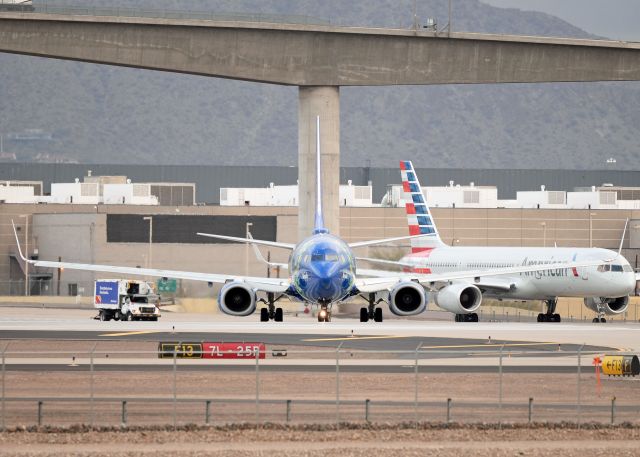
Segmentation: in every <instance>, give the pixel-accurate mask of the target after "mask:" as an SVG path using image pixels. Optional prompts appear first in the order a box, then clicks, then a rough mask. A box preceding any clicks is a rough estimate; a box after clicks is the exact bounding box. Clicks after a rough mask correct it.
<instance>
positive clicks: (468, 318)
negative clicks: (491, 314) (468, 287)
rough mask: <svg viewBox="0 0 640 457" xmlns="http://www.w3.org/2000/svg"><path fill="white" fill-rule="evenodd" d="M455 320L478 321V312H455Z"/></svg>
mask: <svg viewBox="0 0 640 457" xmlns="http://www.w3.org/2000/svg"><path fill="white" fill-rule="evenodd" d="M456 322H478V313H469V314H456Z"/></svg>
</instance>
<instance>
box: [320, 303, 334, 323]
mask: <svg viewBox="0 0 640 457" xmlns="http://www.w3.org/2000/svg"><path fill="white" fill-rule="evenodd" d="M318 322H331V311H329V310H328V309H327V307H326V306H323V307H322V308H320V311H318Z"/></svg>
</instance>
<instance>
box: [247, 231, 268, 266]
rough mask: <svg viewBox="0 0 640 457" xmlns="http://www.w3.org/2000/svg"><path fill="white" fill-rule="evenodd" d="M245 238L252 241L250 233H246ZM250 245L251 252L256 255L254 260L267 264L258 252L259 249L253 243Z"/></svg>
mask: <svg viewBox="0 0 640 457" xmlns="http://www.w3.org/2000/svg"><path fill="white" fill-rule="evenodd" d="M247 238H249V239H250V240H253V235H251V232H247ZM250 244H251V247H252V248H253V252H254V254H255V255H256V258H257V259H258V260H259V261H260V262H262V263H266V264H269V261H268V260H267V259H265V258H264V256H263V255H262V252H260V249H258V245H257V244H255V243H250Z"/></svg>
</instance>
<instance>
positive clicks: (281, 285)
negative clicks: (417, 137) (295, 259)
mask: <svg viewBox="0 0 640 457" xmlns="http://www.w3.org/2000/svg"><path fill="white" fill-rule="evenodd" d="M12 223H13V221H12ZM13 230H14V235H15V237H16V243H17V244H18V253H19V255H20V257H21V258H22V260H24V261H25V262H28V263H30V264H31V265H35V266H36V267H44V268H68V269H70V270H84V271H100V272H103V273H115V274H125V275H140V276H154V277H158V278H176V279H190V280H192V281H204V282H209V283H218V284H224V283H226V282H229V281H242V282H245V283H247V284H248V285H250V286H251V287H253V288H255V289H258V290H261V291H265V292H274V293H282V292H284V291H286V290H287V289H288V288H289V280H288V279H283V278H261V277H251V276H237V275H222V274H216V273H198V272H189V271H175V270H159V269H155V268H136V267H122V266H115V265H95V264H88V263H73V262H52V261H47V260H29V259H27V258H26V257H25V256H24V255H23V253H22V249H21V247H20V242H19V241H18V234H17V233H16V231H15V225H14V227H13Z"/></svg>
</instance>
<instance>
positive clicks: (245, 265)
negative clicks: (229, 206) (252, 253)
mask: <svg viewBox="0 0 640 457" xmlns="http://www.w3.org/2000/svg"><path fill="white" fill-rule="evenodd" d="M252 226H253V223H252V222H247V224H246V230H245V238H249V227H252ZM244 260H245V263H244V271H245V274H246V275H247V276H249V243H245V249H244Z"/></svg>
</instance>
